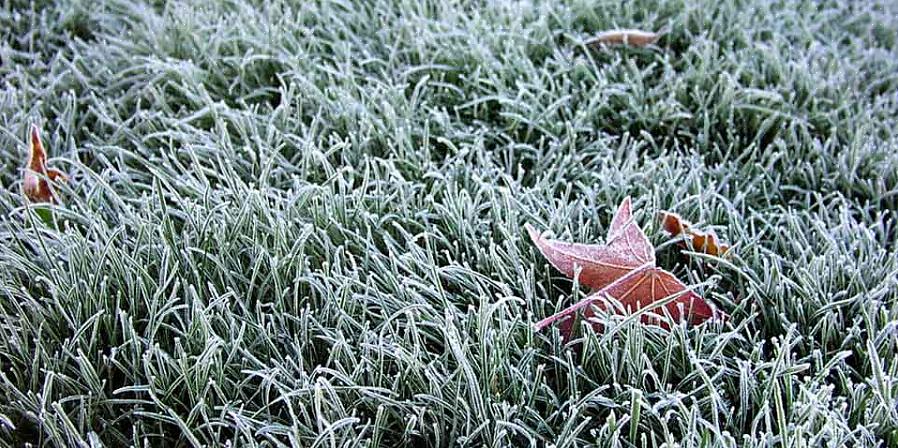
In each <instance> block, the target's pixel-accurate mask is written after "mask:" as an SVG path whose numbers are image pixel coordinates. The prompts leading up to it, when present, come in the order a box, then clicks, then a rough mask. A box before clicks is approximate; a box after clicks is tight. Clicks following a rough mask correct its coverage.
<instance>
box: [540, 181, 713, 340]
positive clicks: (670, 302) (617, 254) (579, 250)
mask: <svg viewBox="0 0 898 448" xmlns="http://www.w3.org/2000/svg"><path fill="white" fill-rule="evenodd" d="M631 208H632V205H631V201H630V198H626V199H625V200H624V202H623V203H622V204H621V206H620V207H619V208H618V211H617V213H616V214H615V216H614V218H613V219H612V221H611V225H610V226H609V237H608V242H607V244H605V245H601V244H593V245H587V244H575V243H565V242H560V241H554V240H546V239H544V238H542V236H541V235H539V233H538V232H537V231H536V230H535V229H534V228H533V227H532V226H530V225H527V226H526V227H527V230H528V232H529V233H530V237H531V238H532V239H533V241H534V243H535V244H536V246H537V247H538V248H539V250H540V251H541V252H542V253H543V255H544V256H545V257H546V259H548V260H549V262H550V263H552V265H553V266H555V267H556V268H557V269H558V270H559V271H561V272H562V273H563V274H565V275H567V276H568V277H573V276H574V275H575V273H576V269H577V268H579V269H580V283H582V284H584V285H587V286H591V287H593V288H595V289H597V291H596V292H594V293H593V294H590V295H589V296H588V297H587V298H585V299H584V300H582V301H580V302H579V303H577V304H575V305H573V306H571V307H568V308H567V309H565V310H564V311H561V312H559V313H556V314H554V315H552V316H550V317H547V318H546V319H543V320H541V321H540V322H538V323H537V324H536V330H537V331H538V330H541V329H543V328H545V327H547V326H549V325H551V324H553V323H555V322H559V321H560V324H561V332H562V334H563V335H564V336H565V338H569V337H570V334H571V331H572V323H573V321H574V319H572V318H571V317H573V316H574V315H575V314H577V313H578V312H581V313H582V315H583V316H584V317H586V318H590V317H592V316H594V314H595V312H594V308H596V307H597V308H599V309H603V310H607V309H609V308H608V306H609V304H610V303H611V302H609V301H608V300H607V299H608V298H614V299H615V300H616V301H617V302H619V303H620V304H621V305H622V306H623V309H616V310H615V311H616V312H623V313H633V312H637V311H643V312H645V314H643V315H642V317H641V321H642V322H643V323H656V324H659V325H661V326H662V327H665V328H666V327H667V323H666V321H665V320H661V319H658V317H657V316H658V315H659V314H661V313H662V312H664V311H666V313H667V314H669V315H670V317H671V318H672V319H673V321H675V322H681V321H686V322H689V323H693V324H698V323H701V322H704V321H705V320H708V319H710V318H712V317H724V316H725V315H724V314H723V313H722V312H719V311H717V310H716V309H715V308H714V307H713V306H712V305H711V304H709V303H708V302H706V301H705V300H704V299H702V297H701V296H699V295H698V294H696V293H695V292H693V291H692V290H690V289H689V288H688V287H687V286H686V285H685V284H683V282H681V281H680V280H679V279H677V278H676V276H674V275H673V274H672V273H670V272H668V271H665V270H664V269H661V268H659V267H657V266H655V252H654V248H653V247H652V245H651V243H650V242H649V240H648V238H647V237H646V236H645V234H644V233H643V232H642V229H641V228H640V227H639V225H638V224H636V223H635V221H633V217H632V210H631ZM665 228H668V226H667V222H665ZM671 228H673V227H671ZM715 238H716V236H715ZM714 241H716V239H714ZM662 308H663V309H662ZM594 328H595V329H596V330H597V331H598V330H601V328H600V327H599V326H596V325H594Z"/></svg>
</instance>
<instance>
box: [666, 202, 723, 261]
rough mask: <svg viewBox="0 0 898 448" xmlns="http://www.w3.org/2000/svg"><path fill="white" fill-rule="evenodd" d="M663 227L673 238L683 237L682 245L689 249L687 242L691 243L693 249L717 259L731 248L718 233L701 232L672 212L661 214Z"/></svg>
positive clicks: (711, 231)
mask: <svg viewBox="0 0 898 448" xmlns="http://www.w3.org/2000/svg"><path fill="white" fill-rule="evenodd" d="M661 227H662V228H663V229H664V230H665V231H666V232H667V233H669V234H670V235H671V236H682V237H684V238H683V240H682V241H681V242H680V245H682V246H683V247H687V248H689V247H688V246H687V241H689V243H691V245H692V247H691V249H692V250H694V251H698V252H703V253H706V254H708V255H713V256H715V257H723V256H726V255H727V254H728V253H729V250H730V246H729V245H728V244H725V243H721V242H720V238H718V237H717V233H715V232H714V231H713V230H708V231H701V230H697V229H695V228H694V227H693V226H692V223H690V222H689V221H686V220H685V219H683V218H682V217H681V216H680V215H678V214H676V213H672V212H665V211H662V212H661Z"/></svg>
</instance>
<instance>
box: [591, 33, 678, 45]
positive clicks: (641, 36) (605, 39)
mask: <svg viewBox="0 0 898 448" xmlns="http://www.w3.org/2000/svg"><path fill="white" fill-rule="evenodd" d="M660 37H661V34H659V33H653V32H650V31H642V30H634V29H620V30H609V31H604V32H601V33H599V34H597V35H596V36H595V37H593V38H592V39H590V40H589V41H587V42H586V45H587V46H599V45H629V46H631V47H645V46H648V45H651V44H653V43H655V42H657V41H658V39H659V38H660Z"/></svg>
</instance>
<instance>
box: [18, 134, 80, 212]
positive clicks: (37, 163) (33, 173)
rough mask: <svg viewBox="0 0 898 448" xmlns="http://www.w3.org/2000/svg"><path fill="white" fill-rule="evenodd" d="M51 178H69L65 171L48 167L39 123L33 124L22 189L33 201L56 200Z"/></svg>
mask: <svg viewBox="0 0 898 448" xmlns="http://www.w3.org/2000/svg"><path fill="white" fill-rule="evenodd" d="M47 179H50V180H63V181H65V180H68V179H69V177H68V176H66V174H65V173H63V172H62V171H59V170H57V169H53V168H47V152H46V151H45V150H44V145H43V143H42V142H41V135H40V129H38V127H37V125H31V135H30V138H29V140H28V162H27V164H26V166H25V176H24V178H23V180H22V191H23V192H24V193H25V197H27V198H28V199H29V200H30V201H31V202H36V203H41V202H51V203H52V202H55V201H56V198H55V196H54V195H53V191H52V189H51V187H50V182H48V181H47Z"/></svg>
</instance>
